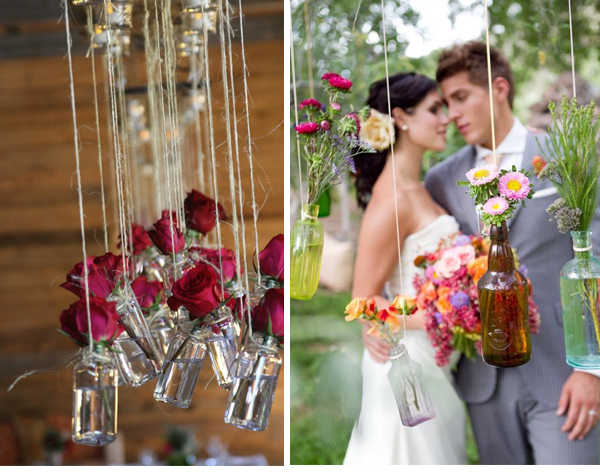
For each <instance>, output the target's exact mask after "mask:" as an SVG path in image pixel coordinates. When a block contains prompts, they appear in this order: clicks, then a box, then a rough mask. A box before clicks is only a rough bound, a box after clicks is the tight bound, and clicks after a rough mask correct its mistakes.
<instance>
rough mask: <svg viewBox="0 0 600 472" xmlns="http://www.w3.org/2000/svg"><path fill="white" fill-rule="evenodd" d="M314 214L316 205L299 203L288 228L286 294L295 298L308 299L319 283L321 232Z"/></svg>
mask: <svg viewBox="0 0 600 472" xmlns="http://www.w3.org/2000/svg"><path fill="white" fill-rule="evenodd" d="M318 214H319V205H310V204H305V205H303V206H302V217H301V218H300V219H299V220H298V221H296V223H295V224H294V228H293V229H292V238H291V248H290V249H291V261H290V266H291V273H290V277H291V279H290V283H291V286H292V289H291V294H290V296H291V297H292V298H295V299H296V300H309V299H311V298H312V297H313V295H314V294H315V292H316V291H317V288H318V286H319V276H320V274H321V256H322V255H323V237H324V234H323V225H322V224H321V222H320V221H319V220H318Z"/></svg>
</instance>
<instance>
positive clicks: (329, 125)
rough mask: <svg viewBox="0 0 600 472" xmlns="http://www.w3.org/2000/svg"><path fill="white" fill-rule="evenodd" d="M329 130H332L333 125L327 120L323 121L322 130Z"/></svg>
mask: <svg viewBox="0 0 600 472" xmlns="http://www.w3.org/2000/svg"><path fill="white" fill-rule="evenodd" d="M329 128H331V124H330V123H329V121H327V120H323V121H321V129H322V130H324V131H327V130H328V129H329Z"/></svg>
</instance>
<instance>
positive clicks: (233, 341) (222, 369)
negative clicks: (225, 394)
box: [203, 307, 240, 389]
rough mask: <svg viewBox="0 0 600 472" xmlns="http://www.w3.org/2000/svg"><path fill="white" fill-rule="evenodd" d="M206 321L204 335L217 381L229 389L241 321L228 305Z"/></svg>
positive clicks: (209, 316)
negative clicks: (238, 320)
mask: <svg viewBox="0 0 600 472" xmlns="http://www.w3.org/2000/svg"><path fill="white" fill-rule="evenodd" d="M204 321H205V323H206V324H205V325H204V329H203V335H204V336H203V337H204V341H205V342H206V347H207V349H208V354H209V356H210V361H211V364H212V368H213V371H214V373H215V377H216V379H217V383H218V384H219V387H221V388H226V389H229V388H230V387H231V383H232V382H233V373H232V367H233V361H234V360H235V357H236V355H237V353H238V349H239V335H240V326H239V323H238V322H237V320H236V319H235V318H234V317H233V314H232V313H231V310H230V309H229V308H227V307H222V308H221V309H220V310H218V311H216V312H215V313H214V314H210V315H208V316H207V317H206V318H205V320H204Z"/></svg>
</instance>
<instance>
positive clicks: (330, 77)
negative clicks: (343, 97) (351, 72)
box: [321, 72, 352, 92]
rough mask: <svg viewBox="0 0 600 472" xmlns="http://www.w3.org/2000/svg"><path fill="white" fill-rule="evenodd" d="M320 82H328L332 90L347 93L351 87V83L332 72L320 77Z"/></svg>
mask: <svg viewBox="0 0 600 472" xmlns="http://www.w3.org/2000/svg"><path fill="white" fill-rule="evenodd" d="M321 79H322V80H326V81H327V82H329V85H330V86H331V87H333V88H336V89H338V90H341V91H343V92H347V91H348V90H350V87H352V82H351V81H350V80H348V79H344V78H343V77H342V76H341V75H339V74H336V73H334V72H327V73H326V74H323V76H322V77H321Z"/></svg>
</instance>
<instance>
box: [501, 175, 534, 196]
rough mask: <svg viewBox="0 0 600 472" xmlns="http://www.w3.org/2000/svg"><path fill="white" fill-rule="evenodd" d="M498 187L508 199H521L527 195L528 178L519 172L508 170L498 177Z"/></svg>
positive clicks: (528, 187)
mask: <svg viewBox="0 0 600 472" xmlns="http://www.w3.org/2000/svg"><path fill="white" fill-rule="evenodd" d="M498 189H499V190H500V195H502V196H503V197H506V198H508V199H509V200H523V199H524V198H527V195H529V190H530V186H529V179H528V178H527V176H526V175H525V174H522V173H521V172H509V173H508V174H504V175H503V176H502V177H500V180H499V181H498Z"/></svg>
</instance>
